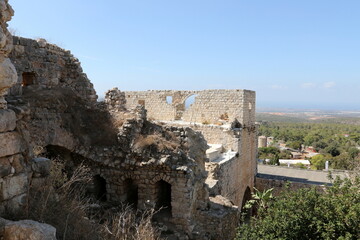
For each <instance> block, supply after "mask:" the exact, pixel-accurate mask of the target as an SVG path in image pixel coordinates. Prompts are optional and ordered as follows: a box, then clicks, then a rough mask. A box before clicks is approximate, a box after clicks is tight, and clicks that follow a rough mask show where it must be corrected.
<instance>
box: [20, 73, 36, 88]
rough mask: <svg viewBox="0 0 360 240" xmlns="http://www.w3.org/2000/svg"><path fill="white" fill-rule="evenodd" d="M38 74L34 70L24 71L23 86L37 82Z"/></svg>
mask: <svg viewBox="0 0 360 240" xmlns="http://www.w3.org/2000/svg"><path fill="white" fill-rule="evenodd" d="M35 80H36V75H35V73H34V72H24V73H23V74H22V84H21V86H23V87H26V86H30V85H33V84H35Z"/></svg>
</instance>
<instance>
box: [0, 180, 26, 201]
mask: <svg viewBox="0 0 360 240" xmlns="http://www.w3.org/2000/svg"><path fill="white" fill-rule="evenodd" d="M1 181H2V182H0V201H3V200H7V199H10V198H13V197H15V196H18V195H21V194H23V193H25V192H26V190H27V187H28V178H27V175H26V174H19V175H16V176H13V177H6V178H4V179H2V180H1Z"/></svg>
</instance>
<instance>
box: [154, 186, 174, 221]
mask: <svg viewBox="0 0 360 240" xmlns="http://www.w3.org/2000/svg"><path fill="white" fill-rule="evenodd" d="M155 199H156V204H155V209H156V210H160V212H162V214H164V215H169V216H172V207H171V184H170V183H168V182H166V181H164V180H160V181H158V182H156V183H155Z"/></svg>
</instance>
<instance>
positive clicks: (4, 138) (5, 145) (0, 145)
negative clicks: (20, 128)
mask: <svg viewBox="0 0 360 240" xmlns="http://www.w3.org/2000/svg"><path fill="white" fill-rule="evenodd" d="M21 150H22V139H21V137H20V134H19V133H17V132H7V133H0V157H4V156H10V155H13V154H16V153H19V152H21Z"/></svg>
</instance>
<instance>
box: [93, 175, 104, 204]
mask: <svg viewBox="0 0 360 240" xmlns="http://www.w3.org/2000/svg"><path fill="white" fill-rule="evenodd" d="M93 194H94V196H95V198H96V200H99V201H106V180H105V179H104V178H103V177H101V176H100V175H95V176H94V177H93Z"/></svg>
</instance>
